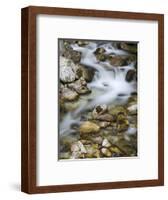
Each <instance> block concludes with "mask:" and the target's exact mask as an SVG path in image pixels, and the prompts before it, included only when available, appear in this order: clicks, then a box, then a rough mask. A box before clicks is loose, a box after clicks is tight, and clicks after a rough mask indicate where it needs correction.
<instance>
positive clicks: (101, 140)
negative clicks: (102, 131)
mask: <svg viewBox="0 0 168 200" xmlns="http://www.w3.org/2000/svg"><path fill="white" fill-rule="evenodd" d="M90 140H91V141H92V142H94V143H96V144H102V142H103V138H102V137H101V136H97V137H92V138H90Z"/></svg>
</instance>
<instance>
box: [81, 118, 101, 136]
mask: <svg viewBox="0 0 168 200" xmlns="http://www.w3.org/2000/svg"><path fill="white" fill-rule="evenodd" d="M99 130H100V127H99V126H98V125H97V124H95V123H93V122H90V121H86V122H84V123H82V124H81V126H80V128H79V131H80V133H81V134H85V133H86V134H87V133H97V132H99Z"/></svg>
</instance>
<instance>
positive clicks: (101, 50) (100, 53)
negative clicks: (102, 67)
mask: <svg viewBox="0 0 168 200" xmlns="http://www.w3.org/2000/svg"><path fill="white" fill-rule="evenodd" d="M105 52H106V50H105V49H104V48H103V47H99V48H97V49H96V51H95V52H94V54H95V56H96V58H97V60H99V61H102V62H104V61H105V60H106V59H107V55H106V54H105Z"/></svg>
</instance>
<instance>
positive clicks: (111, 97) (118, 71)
mask: <svg viewBox="0 0 168 200" xmlns="http://www.w3.org/2000/svg"><path fill="white" fill-rule="evenodd" d="M71 47H72V48H73V50H76V51H78V52H81V60H80V64H82V65H84V66H86V67H87V68H91V69H94V70H95V73H94V77H93V79H92V81H91V82H90V83H87V87H88V88H89V89H90V90H91V91H92V92H91V93H90V94H87V95H84V96H83V97H82V96H81V97H80V100H79V101H80V104H79V106H78V107H77V108H76V109H75V110H74V111H72V112H68V113H67V114H66V115H65V116H64V118H63V120H62V121H61V122H60V134H61V135H64V134H65V135H66V134H70V133H71V132H73V131H74V130H73V129H72V128H71V127H72V124H78V125H80V124H81V114H82V113H85V111H87V110H91V109H93V108H94V107H95V106H97V105H102V104H106V105H112V104H113V105H122V104H124V103H126V102H127V100H128V98H129V97H130V96H131V94H132V93H136V92H137V82H136V80H133V81H131V82H128V81H126V74H127V72H128V70H131V69H135V67H134V66H135V61H132V62H131V63H130V64H129V65H126V66H121V67H115V66H112V65H111V64H110V63H109V62H108V61H104V62H101V61H98V60H97V59H96V56H95V54H94V52H95V51H96V49H97V48H104V49H105V54H106V55H110V54H114V55H129V53H128V52H126V51H123V50H119V49H117V48H116V47H115V45H113V43H112V42H89V44H88V45H85V46H83V47H81V46H78V44H71Z"/></svg>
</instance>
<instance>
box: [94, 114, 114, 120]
mask: <svg viewBox="0 0 168 200" xmlns="http://www.w3.org/2000/svg"><path fill="white" fill-rule="evenodd" d="M97 119H98V120H100V121H106V122H112V121H113V120H114V117H113V116H112V115H110V114H108V113H106V114H103V115H100V116H98V117H97Z"/></svg>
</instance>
